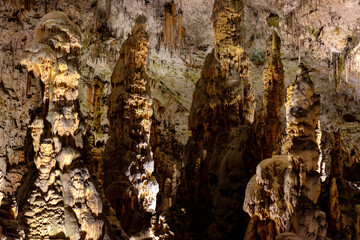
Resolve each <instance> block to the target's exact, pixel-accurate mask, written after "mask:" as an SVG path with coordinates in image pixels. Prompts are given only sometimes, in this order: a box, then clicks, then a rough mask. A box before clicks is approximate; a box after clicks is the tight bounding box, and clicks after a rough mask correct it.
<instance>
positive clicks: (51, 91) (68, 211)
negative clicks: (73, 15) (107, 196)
mask: <svg viewBox="0 0 360 240" xmlns="http://www.w3.org/2000/svg"><path fill="white" fill-rule="evenodd" d="M80 42H81V36H80V32H79V30H78V28H77V27H76V26H75V25H74V24H73V23H72V22H71V21H70V19H69V18H68V17H67V16H66V15H65V14H64V13H62V12H51V13H49V14H47V15H45V16H44V17H43V18H42V20H41V21H40V22H39V23H38V25H37V27H36V28H35V31H34V41H33V42H32V43H29V44H28V45H27V46H26V47H25V55H24V60H23V61H22V64H24V65H26V67H27V68H28V70H29V71H32V72H33V73H34V75H35V76H36V77H40V79H41V81H42V82H43V86H44V88H43V90H44V92H43V96H44V97H43V104H42V107H43V115H40V116H38V117H36V118H35V119H34V121H33V123H32V124H31V125H30V128H31V137H32V141H33V149H34V152H35V158H34V163H35V166H36V168H37V170H38V171H37V174H36V178H35V179H34V182H33V184H34V186H33V187H32V188H30V189H32V190H31V193H29V194H28V195H29V196H28V198H27V199H26V203H24V206H22V207H23V209H20V221H21V222H22V223H23V224H24V225H25V234H26V238H27V239H30V238H69V239H102V238H103V237H104V233H103V227H104V222H103V220H102V218H101V214H102V212H103V204H102V199H101V197H100V194H99V193H98V190H97V189H96V187H95V185H94V183H93V180H92V179H91V175H90V173H89V170H88V169H87V167H86V165H85V164H84V161H85V159H86V152H85V151H84V143H83V137H84V135H85V129H84V127H83V126H82V125H81V122H80V121H81V117H80V113H79V110H78V81H79V78H80V75H79V73H78V71H77V59H76V58H77V55H78V54H79V50H80V47H81V45H80ZM24 191H25V190H24Z"/></svg>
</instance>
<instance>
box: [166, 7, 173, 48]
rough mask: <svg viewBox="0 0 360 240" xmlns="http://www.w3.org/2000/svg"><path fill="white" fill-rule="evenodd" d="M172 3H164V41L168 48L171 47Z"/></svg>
mask: <svg viewBox="0 0 360 240" xmlns="http://www.w3.org/2000/svg"><path fill="white" fill-rule="evenodd" d="M171 13H172V4H170V3H168V4H166V5H165V31H164V37H165V43H166V45H167V47H168V48H170V47H171V42H172V41H171V31H172V16H171Z"/></svg>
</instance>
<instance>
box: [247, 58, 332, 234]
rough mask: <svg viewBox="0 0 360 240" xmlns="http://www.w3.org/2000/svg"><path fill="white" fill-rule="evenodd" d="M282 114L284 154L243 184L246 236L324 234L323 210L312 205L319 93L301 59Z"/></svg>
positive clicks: (316, 178)
mask: <svg viewBox="0 0 360 240" xmlns="http://www.w3.org/2000/svg"><path fill="white" fill-rule="evenodd" d="M286 114H287V115H286V119H287V138H288V142H289V143H288V149H287V150H288V152H289V154H288V156H285V155H276V156H273V157H272V158H269V159H265V160H263V161H262V162H261V163H260V164H259V165H258V166H257V169H256V175H255V176H253V178H252V179H251V180H250V181H249V183H248V186H247V189H246V198H245V202H244V210H245V211H246V212H247V213H248V214H249V215H250V216H251V217H252V223H251V224H249V227H248V232H247V235H246V239H254V238H260V239H274V238H275V236H276V235H278V234H281V233H285V232H295V233H296V234H297V235H298V236H299V237H301V238H302V239H314V240H315V239H325V237H326V229H327V223H326V215H325V213H324V212H322V211H320V210H319V207H318V206H317V204H316V203H317V199H318V197H319V195H320V188H321V183H320V174H319V173H318V172H317V171H316V170H317V166H318V161H319V149H318V145H317V142H316V138H317V136H316V132H315V129H316V126H317V123H318V119H319V115H320V96H319V95H318V94H315V93H314V84H313V82H312V81H311V80H310V78H309V73H308V70H307V68H306V67H304V66H303V65H302V64H301V65H300V66H299V68H298V72H297V77H296V80H295V83H293V84H291V85H290V87H289V88H288V94H287V103H286ZM282 237H285V235H282Z"/></svg>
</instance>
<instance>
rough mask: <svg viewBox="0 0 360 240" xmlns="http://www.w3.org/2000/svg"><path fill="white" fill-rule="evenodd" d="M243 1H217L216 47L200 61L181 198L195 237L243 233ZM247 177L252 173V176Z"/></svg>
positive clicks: (248, 132)
mask: <svg viewBox="0 0 360 240" xmlns="http://www.w3.org/2000/svg"><path fill="white" fill-rule="evenodd" d="M243 9H244V2H243V1H215V4H214V9H213V16H212V22H213V26H214V30H215V48H214V50H213V51H212V53H211V54H209V55H208V56H207V57H206V59H205V62H204V68H203V70H202V73H201V78H200V79H199V81H198V82H197V83H196V88H195V92H194V95H193V103H192V107H191V110H190V117H189V129H190V130H191V132H192V137H191V138H190V139H189V141H188V143H187V145H186V148H185V156H184V161H185V170H184V175H183V178H184V181H185V182H184V185H183V189H182V191H184V192H183V193H182V194H183V195H185V206H186V212H187V214H188V215H189V217H190V218H191V219H192V221H191V223H190V231H191V232H192V233H191V234H193V237H195V238H203V239H206V238H213V239H232V238H234V237H235V236H236V237H239V236H241V235H242V234H243V231H244V229H243V227H244V225H243V224H242V222H243V221H246V215H245V214H242V213H240V214H237V213H238V212H239V211H241V205H242V199H243V197H244V196H243V191H244V190H245V184H246V182H247V180H248V179H249V177H250V176H251V175H250V174H249V173H248V172H247V170H246V169H247V168H249V169H251V166H252V165H254V162H256V157H255V154H254V152H253V151H252V150H251V147H250V146H251V143H252V141H253V130H252V128H251V127H249V126H247V125H246V124H249V123H251V122H252V121H253V119H254V102H253V98H252V97H253V96H252V92H251V87H250V83H249V81H248V70H249V69H248V68H249V60H248V57H247V54H246V52H245V51H244V49H243V42H244V30H243V21H244V11H243ZM250 172H251V171H250Z"/></svg>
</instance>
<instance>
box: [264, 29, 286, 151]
mask: <svg viewBox="0 0 360 240" xmlns="http://www.w3.org/2000/svg"><path fill="white" fill-rule="evenodd" d="M266 47H267V66H266V67H265V69H264V72H263V80H264V85H265V90H264V95H263V110H264V116H263V120H262V122H263V128H264V130H263V134H264V144H263V145H262V146H263V148H262V149H263V152H264V153H263V158H270V157H271V156H272V154H273V152H275V153H276V154H280V148H281V146H280V140H281V112H280V109H281V107H282V106H283V105H284V101H285V86H284V69H283V65H282V62H281V56H280V49H281V40H280V37H279V36H278V34H277V33H276V32H275V31H274V32H273V34H272V35H271V36H270V37H269V39H268V40H267V46H266Z"/></svg>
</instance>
